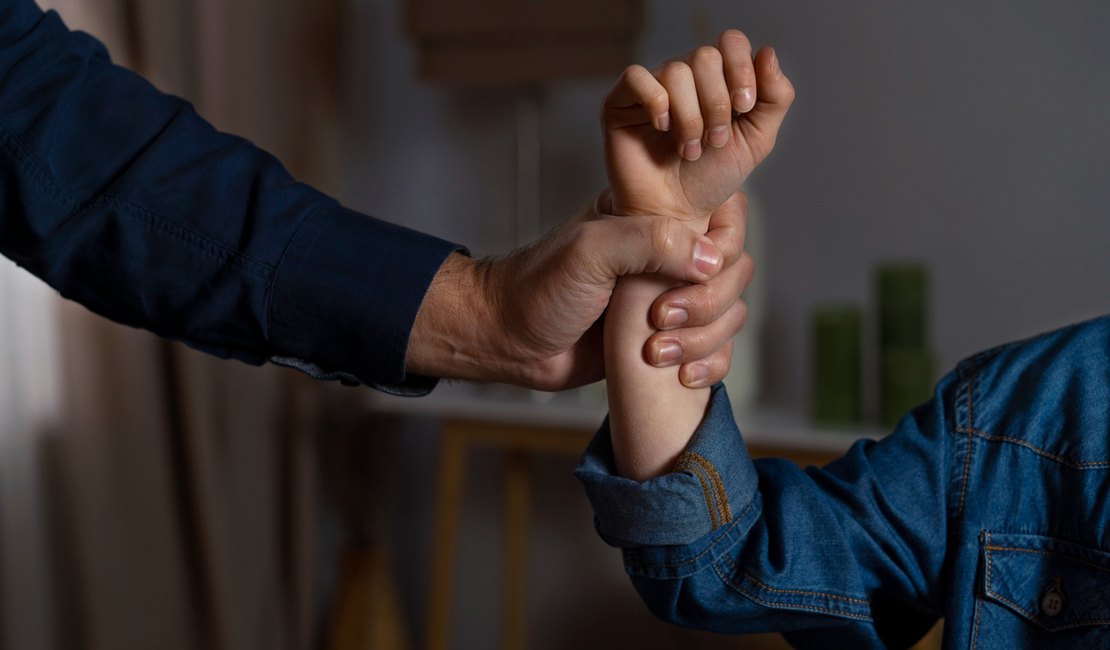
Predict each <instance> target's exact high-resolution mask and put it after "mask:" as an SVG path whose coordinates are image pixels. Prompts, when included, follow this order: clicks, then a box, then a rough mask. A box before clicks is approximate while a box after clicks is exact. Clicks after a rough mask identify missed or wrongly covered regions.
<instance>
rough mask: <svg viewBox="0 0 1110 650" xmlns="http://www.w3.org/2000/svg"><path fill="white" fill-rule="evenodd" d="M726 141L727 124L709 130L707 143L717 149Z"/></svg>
mask: <svg viewBox="0 0 1110 650" xmlns="http://www.w3.org/2000/svg"><path fill="white" fill-rule="evenodd" d="M726 142H728V127H727V126H715V127H713V128H712V129H710V130H709V144H711V145H713V146H714V147H717V148H718V149H719V148H721V147H723V146H725V143H726Z"/></svg>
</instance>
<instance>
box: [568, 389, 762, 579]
mask: <svg viewBox="0 0 1110 650" xmlns="http://www.w3.org/2000/svg"><path fill="white" fill-rule="evenodd" d="M575 475H576V476H577V477H578V479H579V480H580V481H581V482H582V484H583V485H584V486H585V489H586V495H587V497H588V498H589V500H590V503H591V505H592V506H593V508H594V513H595V515H596V519H595V523H596V525H597V529H598V532H599V533H600V534H601V536H602V538H603V539H604V540H605V541H606V542H607V543H609V544H611V545H613V546H617V547H620V548H624V549H626V550H628V549H635V548H638V547H669V548H671V549H672V550H673V551H674V553H676V554H679V555H684V556H691V557H685V558H684V557H677V556H676V557H672V558H669V559H667V558H657V559H658V561H659V562H661V563H667V562H670V561H674V562H682V561H684V560H691V559H692V557H693V556H697V555H698V554H699V553H703V552H705V551H706V550H707V549H709V548H710V547H712V546H713V545H714V544H715V543H716V542H718V541H720V539H721V538H722V537H723V536H728V537H729V538H732V537H735V536H736V535H742V534H743V533H744V532H746V531H747V529H748V528H749V527H750V526H751V523H752V522H753V521H754V520H755V517H756V516H757V514H758V510H759V502H758V499H757V493H758V492H757V488H758V477H757V474H756V470H755V467H754V465H753V464H752V461H751V458H750V456H749V455H748V451H747V448H746V447H745V446H744V441H743V438H742V437H741V435H740V430H739V429H738V428H737V426H736V421H735V419H734V418H733V415H732V406H731V404H730V403H729V399H728V394H727V392H726V390H725V388H724V386H723V385H721V384H718V385H716V386H714V387H713V389H712V394H711V397H710V402H709V408H708V409H707V412H706V416H705V418H704V419H703V420H702V422H701V424H700V425H699V426H698V429H697V431H695V432H694V435H693V437H692V438H691V440H690V443H689V445H688V446H687V448H686V450H685V451H683V453H682V454H681V455H680V456H679V457H678V460H677V462H676V463H675V467H674V470H673V471H672V472H671V473H669V474H666V475H664V476H660V477H657V478H654V479H651V480H649V481H645V482H642V483H641V482H638V481H634V480H631V479H627V478H622V477H620V476H618V475H617V474H616V469H615V464H614V459H613V448H612V442H611V438H610V431H609V420H608V418H607V419H606V421H605V423H604V424H603V425H602V427H601V429H600V431H598V433H597V435H596V436H595V437H594V439H593V441H592V442H591V443H590V445H589V447H588V448H587V450H586V452H585V454H584V455H583V457H582V460H581V462H580V464H579V466H578V468H577V469H576V470H575ZM658 550H659V549H658V548H656V549H653V553H654V552H656V551H658ZM664 552H665V551H664ZM722 552H723V551H722ZM631 558H632V556H631V555H629V554H627V553H626V560H630V559H631ZM691 568H692V567H691ZM630 569H631V567H630Z"/></svg>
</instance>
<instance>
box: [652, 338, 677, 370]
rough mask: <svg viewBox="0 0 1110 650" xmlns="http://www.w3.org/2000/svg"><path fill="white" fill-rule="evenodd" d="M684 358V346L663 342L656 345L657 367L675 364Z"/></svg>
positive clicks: (667, 341) (669, 341) (675, 342)
mask: <svg viewBox="0 0 1110 650" xmlns="http://www.w3.org/2000/svg"><path fill="white" fill-rule="evenodd" d="M680 358H682V346H681V345H679V344H678V342H677V341H672V340H666V339H665V340H663V341H659V342H657V343H656V344H655V365H657V366H663V365H669V364H673V363H674V362H676V361H678V360H679V359H680Z"/></svg>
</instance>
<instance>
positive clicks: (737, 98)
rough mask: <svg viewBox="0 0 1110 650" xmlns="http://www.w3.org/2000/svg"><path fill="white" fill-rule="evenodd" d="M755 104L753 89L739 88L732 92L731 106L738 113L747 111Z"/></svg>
mask: <svg viewBox="0 0 1110 650" xmlns="http://www.w3.org/2000/svg"><path fill="white" fill-rule="evenodd" d="M753 106H755V91H753V90H752V89H751V88H741V89H739V90H737V91H736V92H734V93H732V107H733V108H735V109H736V110H737V111H738V112H740V113H747V112H748V111H750V110H752V107H753Z"/></svg>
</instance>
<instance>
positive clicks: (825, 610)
mask: <svg viewBox="0 0 1110 650" xmlns="http://www.w3.org/2000/svg"><path fill="white" fill-rule="evenodd" d="M714 571H715V572H716V574H717V577H718V578H719V579H720V580H721V582H723V583H724V585H725V586H726V587H728V588H729V589H732V590H734V591H736V592H738V593H740V594H741V595H743V596H746V597H748V598H750V599H751V600H752V601H754V602H755V603H757V604H760V605H763V606H765V607H773V608H775V609H792V610H798V611H807V612H814V613H818V614H832V615H834V616H840V617H843V618H851V619H855V620H858V621H872V620H873V619H872V618H871V616H870V615H868V614H856V613H854V612H844V611H841V610H838V609H832V608H830V607H821V606H819V605H800V604H795V603H781V602H775V601H773V600H767V599H765V598H761V597H759V596H758V595H756V594H754V593H752V592H751V591H749V590H747V589H745V588H744V587H743V586H741V585H738V584H735V583H734V582H733V581H732V580H730V579H728V578H727V577H726V576H723V575H722V574H721V569H720V567H719V566H716V565H715V566H714ZM745 575H746V574H745ZM761 584H762V583H761ZM803 593H804V592H803Z"/></svg>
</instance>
